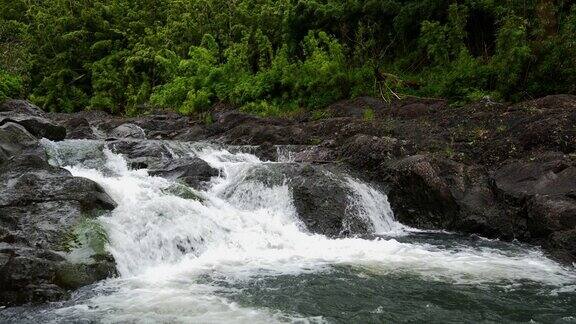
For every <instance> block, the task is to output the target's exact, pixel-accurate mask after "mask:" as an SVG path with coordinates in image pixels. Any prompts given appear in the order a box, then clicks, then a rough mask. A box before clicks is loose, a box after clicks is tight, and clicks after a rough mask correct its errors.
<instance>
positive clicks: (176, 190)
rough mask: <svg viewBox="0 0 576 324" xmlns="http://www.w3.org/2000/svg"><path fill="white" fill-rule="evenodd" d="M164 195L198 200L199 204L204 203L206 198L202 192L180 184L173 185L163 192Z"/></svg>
mask: <svg viewBox="0 0 576 324" xmlns="http://www.w3.org/2000/svg"><path fill="white" fill-rule="evenodd" d="M162 192H163V193H165V194H168V195H174V196H177V197H180V198H183V199H189V200H196V201H199V202H202V201H204V197H202V195H201V194H200V192H198V191H196V190H194V189H192V188H190V187H188V186H186V185H183V184H180V183H177V184H173V185H171V186H169V187H167V188H165V189H163V190H162Z"/></svg>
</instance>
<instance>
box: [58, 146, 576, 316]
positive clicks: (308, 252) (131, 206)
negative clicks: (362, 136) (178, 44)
mask: <svg viewBox="0 0 576 324" xmlns="http://www.w3.org/2000/svg"><path fill="white" fill-rule="evenodd" d="M52 145H56V146H57V145H58V144H54V143H52ZM52 149H56V150H57V147H56V148H54V147H52ZM56 154H57V152H56ZM190 154H193V155H196V156H198V157H200V158H202V159H204V160H205V161H207V162H208V163H209V164H211V165H212V166H213V167H217V168H218V169H220V170H221V176H220V177H216V178H214V179H213V180H212V183H211V185H210V188H209V189H207V190H206V191H203V192H199V193H198V195H199V196H200V197H202V200H201V201H198V200H192V199H184V198H181V197H177V196H175V195H173V194H170V193H169V192H167V190H166V189H168V188H169V187H170V186H171V185H173V183H172V182H170V181H168V180H165V179H162V178H158V177H151V176H149V175H148V174H147V171H146V170H138V171H134V170H129V169H128V167H127V163H126V161H125V160H124V158H123V157H122V156H120V155H117V154H113V153H111V152H110V151H107V150H105V151H104V155H105V158H106V169H107V172H104V171H102V170H96V169H91V168H86V167H84V166H82V165H75V166H68V167H67V168H68V169H69V170H70V171H71V172H72V173H73V174H74V175H75V176H80V177H86V178H89V179H92V180H94V181H96V182H97V183H99V184H100V185H102V186H103V187H104V188H105V190H106V191H107V192H108V193H109V194H110V196H111V197H112V198H113V199H114V200H115V201H116V202H117V203H118V207H117V208H116V209H115V210H114V211H112V213H111V215H109V216H105V217H102V218H101V221H102V223H103V224H104V226H105V228H106V230H107V232H108V235H109V239H110V244H109V250H110V252H111V253H112V254H113V256H114V257H115V259H116V262H117V265H118V270H119V272H120V274H121V278H120V279H114V280H111V281H109V282H108V283H107V285H112V286H116V289H115V292H114V293H111V294H104V295H101V296H97V297H94V298H92V299H91V300H90V301H88V302H87V304H88V305H89V306H91V307H88V306H86V305H84V306H83V305H76V306H73V307H71V308H66V309H62V310H60V312H62V314H75V313H77V312H96V311H98V312H102V314H103V316H104V315H105V314H114V316H115V317H111V318H115V319H117V320H118V321H122V320H126V321H130V320H131V319H135V318H148V316H150V317H149V318H151V321H154V320H157V321H174V322H219V321H226V320H229V319H230V318H234V319H235V321H237V322H252V323H254V322H274V321H285V320H290V319H291V317H289V316H287V315H285V314H284V315H282V314H275V313H274V312H271V311H269V310H255V309H248V308H243V307H240V306H238V305H237V304H235V303H231V302H229V301H227V300H225V299H223V298H222V297H218V294H216V293H215V291H217V290H218V289H223V288H219V287H217V286H210V285H205V284H204V285H201V284H199V283H198V278H200V277H202V276H209V277H213V278H218V279H219V280H226V281H231V282H234V281H239V280H248V279H250V278H253V277H258V276H270V275H281V274H282V275H283V274H293V275H297V274H301V273H310V272H317V271H325V270H329V269H330V268H331V267H332V266H333V265H351V266H354V267H360V268H363V269H366V270H368V271H370V272H374V273H379V274H386V273H398V272H402V273H412V274H415V275H419V276H421V277H423V278H426V279H427V280H442V281H447V282H455V283H463V284H477V283H484V282H500V281H504V282H514V281H521V280H530V281H534V282H539V283H542V284H546V285H556V286H559V287H561V286H564V285H569V284H571V283H574V282H575V281H576V278H575V275H574V272H573V271H571V270H570V269H566V268H563V267H561V266H560V265H558V264H557V263H555V262H553V261H551V260H549V259H547V258H545V257H544V256H543V255H542V253H541V252H540V251H538V250H523V251H521V252H518V253H514V254H510V253H503V252H501V251H499V250H496V249H489V248H472V247H469V248H458V249H440V248H439V247H436V246H432V245H426V244H414V243H402V242H399V241H398V240H396V239H374V240H367V239H361V238H343V239H328V238H326V237H324V236H322V235H316V234H311V233H308V232H307V231H306V230H305V229H304V228H303V226H302V224H301V223H300V221H299V220H298V218H297V214H296V211H295V208H294V205H293V202H292V196H291V193H290V190H289V187H288V186H286V185H279V186H273V187H269V186H264V185H258V184H257V183H254V182H250V184H249V185H245V184H244V181H243V180H244V178H245V176H246V173H247V171H248V170H250V169H251V168H255V167H260V166H262V167H264V166H265V165H264V164H263V162H261V161H260V160H259V159H258V158H256V157H255V156H253V155H250V154H246V153H234V154H233V153H230V152H229V151H227V150H225V149H221V148H212V147H210V146H208V147H206V146H204V148H203V149H193V150H190ZM64 164H65V163H64ZM243 185H245V187H242V186H243ZM347 185H348V186H349V187H350V188H351V189H352V191H353V192H354V196H355V197H356V204H358V205H359V206H360V208H359V209H358V210H360V212H361V215H360V216H361V217H363V218H364V219H366V220H369V221H370V222H371V224H372V226H373V230H374V232H375V233H377V234H398V233H400V232H403V231H405V230H406V228H405V227H403V226H402V225H401V224H399V223H397V222H396V221H395V220H394V218H393V213H392V211H391V209H390V205H389V204H388V201H387V198H386V196H385V195H384V194H382V193H380V192H378V191H377V190H376V189H374V188H372V187H370V186H368V185H367V184H364V183H361V182H359V181H357V180H354V179H351V178H348V180H347ZM230 187H236V188H238V187H240V189H241V190H234V194H233V195H232V196H229V195H227V194H226V193H228V192H229V190H227V189H228V188H230ZM110 316H112V315H110ZM292 319H293V318H292ZM316 320H318V319H316ZM111 321H112V320H111Z"/></svg>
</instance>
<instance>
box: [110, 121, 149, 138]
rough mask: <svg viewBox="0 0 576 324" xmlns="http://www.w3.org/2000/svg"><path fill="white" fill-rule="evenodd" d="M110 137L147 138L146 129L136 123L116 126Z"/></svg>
mask: <svg viewBox="0 0 576 324" xmlns="http://www.w3.org/2000/svg"><path fill="white" fill-rule="evenodd" d="M109 137H110V138H117V139H122V138H133V139H145V138H146V134H145V133H144V130H143V129H142V128H141V127H140V126H138V125H135V124H129V123H126V124H122V125H120V126H118V127H116V128H114V129H113V130H112V131H111V132H110V135H109Z"/></svg>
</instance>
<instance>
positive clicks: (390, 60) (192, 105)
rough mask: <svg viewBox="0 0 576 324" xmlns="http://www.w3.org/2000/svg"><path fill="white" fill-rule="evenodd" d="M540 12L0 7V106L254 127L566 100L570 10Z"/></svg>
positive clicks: (574, 58) (222, 3) (413, 5)
mask: <svg viewBox="0 0 576 324" xmlns="http://www.w3.org/2000/svg"><path fill="white" fill-rule="evenodd" d="M539 3H540V2H539V1H537V0H522V1H520V0H510V1H493V0H482V1H479V0H462V1H457V2H454V1H447V0H382V1H372V0H350V1H336V0H299V1H292V0H280V1H277V0H258V1H256V0H238V1H233V2H230V1H228V0H200V1H180V0H138V1H137V0H112V1H103V0H90V1H89V0H77V1H66V0H53V1H25V0H0V66H3V67H4V70H3V71H2V72H1V73H2V74H1V75H0V80H1V83H0V91H1V92H0V95H2V96H4V97H6V96H19V95H20V96H28V98H29V99H31V100H32V101H34V102H35V103H37V104H38V105H40V106H41V107H42V108H44V109H46V110H52V111H68V112H72V111H78V110H82V109H86V108H89V109H102V110H106V111H109V112H111V113H116V114H129V115H136V114H142V113H146V112H148V111H149V110H150V109H152V108H153V107H154V106H162V107H166V108H170V109H173V110H175V111H179V112H181V113H184V114H204V113H205V111H206V110H207V109H208V108H209V107H210V106H211V105H212V104H213V103H215V102H217V101H224V102H228V103H231V104H234V105H236V106H238V107H243V108H242V109H244V110H245V111H250V112H254V113H258V114H265V115H278V114H280V115H282V114H290V113H291V112H293V111H296V110H303V109H305V110H311V111H316V110H319V109H322V108H324V107H326V106H327V105H329V104H331V103H332V102H334V101H336V100H339V99H343V98H350V97H357V96H363V95H374V96H381V97H382V98H384V99H386V100H391V99H393V98H397V97H401V96H402V95H403V94H410V95H417V96H433V97H445V98H447V99H449V100H451V102H452V103H464V102H468V101H470V100H476V99H478V98H481V97H484V96H491V97H494V98H502V99H504V100H513V101H516V100H522V99H525V98H531V97H535V96H541V95H545V94H550V93H559V92H562V93H576V43H575V42H576V13H575V12H576V9H575V8H576V7H575V6H573V5H570V3H569V2H568V1H557V2H549V5H548V6H541V5H539Z"/></svg>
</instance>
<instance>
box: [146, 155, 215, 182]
mask: <svg viewBox="0 0 576 324" xmlns="http://www.w3.org/2000/svg"><path fill="white" fill-rule="evenodd" d="M148 174H150V175H152V176H158V177H163V178H168V179H172V180H178V181H181V182H183V183H185V184H186V185H188V186H190V187H192V188H195V189H199V188H202V186H203V184H204V183H205V182H208V181H210V179H211V178H212V177H215V176H218V175H219V171H218V170H217V169H214V168H213V167H211V166H210V165H209V164H208V163H206V161H204V160H202V159H199V158H184V159H176V160H173V161H170V162H168V163H166V164H165V165H163V166H162V167H161V168H159V169H151V170H149V171H148Z"/></svg>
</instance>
